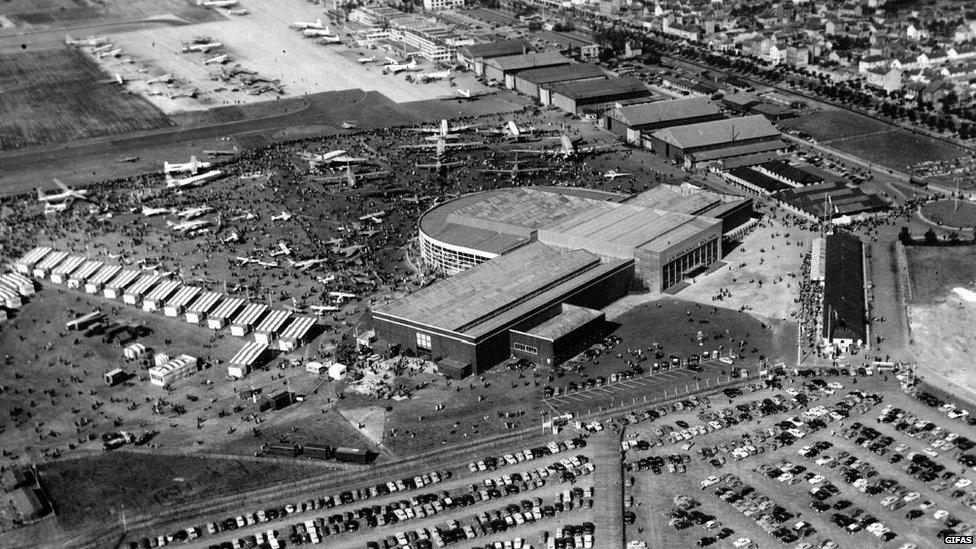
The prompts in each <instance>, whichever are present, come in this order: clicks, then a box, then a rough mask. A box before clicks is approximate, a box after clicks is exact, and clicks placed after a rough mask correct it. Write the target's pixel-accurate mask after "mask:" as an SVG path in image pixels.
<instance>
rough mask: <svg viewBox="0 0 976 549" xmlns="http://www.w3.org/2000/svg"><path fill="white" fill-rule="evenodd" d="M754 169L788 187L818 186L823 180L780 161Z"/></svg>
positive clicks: (763, 164)
mask: <svg viewBox="0 0 976 549" xmlns="http://www.w3.org/2000/svg"><path fill="white" fill-rule="evenodd" d="M754 169H756V170H758V171H759V172H761V173H763V174H765V175H768V176H769V177H772V178H773V179H777V180H779V181H782V182H783V183H786V184H787V185H789V186H790V187H806V186H807V185H819V184H820V183H823V181H824V180H823V178H822V177H820V176H819V175H814V174H812V173H810V172H808V171H806V170H802V169H800V168H797V167H796V166H791V165H790V164H787V163H786V162H783V161H782V160H774V161H772V162H763V163H762V164H759V165H758V166H755V167H754Z"/></svg>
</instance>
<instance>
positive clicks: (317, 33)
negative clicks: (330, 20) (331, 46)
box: [302, 25, 337, 38]
mask: <svg viewBox="0 0 976 549" xmlns="http://www.w3.org/2000/svg"><path fill="white" fill-rule="evenodd" d="M302 36H304V37H305V38H319V37H323V36H337V35H336V34H333V32H332V29H330V28H329V26H328V25H326V26H324V27H316V28H314V29H305V30H303V31H302Z"/></svg>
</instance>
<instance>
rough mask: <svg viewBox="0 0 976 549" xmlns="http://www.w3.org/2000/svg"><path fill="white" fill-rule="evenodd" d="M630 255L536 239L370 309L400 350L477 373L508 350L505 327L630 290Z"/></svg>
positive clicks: (599, 303) (535, 322) (529, 324)
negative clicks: (613, 256) (616, 256)
mask: <svg viewBox="0 0 976 549" xmlns="http://www.w3.org/2000/svg"><path fill="white" fill-rule="evenodd" d="M632 276H633V260H618V261H606V262H604V261H601V260H600V258H599V257H597V256H596V255H595V254H592V253H590V252H587V251H585V250H573V251H558V250H556V249H554V248H551V247H549V246H546V245H544V244H541V243H539V242H533V243H531V244H527V245H525V246H522V247H520V248H517V249H516V250H513V251H511V252H509V253H507V254H504V255H502V256H500V257H498V258H496V259H494V260H492V261H488V262H485V263H483V264H480V265H478V266H476V267H472V268H471V269H468V270H467V271H465V272H463V273H461V274H458V275H456V276H453V277H451V278H448V279H446V280H443V281H441V282H439V283H437V284H434V285H432V286H428V287H427V288H424V289H422V290H420V291H418V292H415V293H413V294H410V295H408V296H406V297H403V298H401V299H398V300H396V301H394V302H392V303H389V304H387V305H384V306H382V307H379V308H378V309H376V310H374V311H373V321H374V325H375V327H376V331H377V334H379V335H380V337H381V338H382V339H384V340H385V341H387V342H389V343H392V344H396V345H399V347H400V348H401V350H405V351H410V352H412V353H416V354H418V355H423V356H428V357H430V358H432V359H433V360H434V361H435V362H436V361H440V360H441V359H443V358H453V359H454V360H455V361H457V362H459V363H461V364H463V365H470V366H471V369H472V371H474V372H481V371H484V370H485V369H487V368H489V367H491V366H493V365H495V364H497V363H499V362H501V361H503V360H505V359H507V358H509V357H510V356H511V350H510V349H511V342H510V339H509V337H510V336H509V330H511V329H516V330H526V329H529V328H531V327H533V326H538V325H540V324H542V323H544V322H545V321H547V320H549V319H551V318H553V317H555V316H558V315H559V314H560V313H561V312H562V304H563V303H570V304H575V305H580V306H585V307H591V308H598V307H601V306H603V305H605V304H606V303H608V302H610V301H613V300H615V299H617V298H618V297H620V296H622V295H623V294H624V293H626V292H627V290H628V289H629V288H630V284H631V278H632Z"/></svg>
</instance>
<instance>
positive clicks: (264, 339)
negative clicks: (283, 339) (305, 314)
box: [254, 310, 291, 345]
mask: <svg viewBox="0 0 976 549" xmlns="http://www.w3.org/2000/svg"><path fill="white" fill-rule="evenodd" d="M290 318H291V312H290V311H281V310H274V311H271V312H270V313H268V315H267V316H265V317H264V320H262V321H261V324H258V327H257V328H255V329H254V341H257V342H258V343H264V344H265V345H271V344H272V343H273V342H274V341H275V340H277V339H278V334H279V333H280V332H281V329H282V328H283V327H284V326H285V323H286V322H288V320H289V319H290Z"/></svg>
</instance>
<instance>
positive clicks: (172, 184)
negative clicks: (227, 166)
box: [166, 170, 224, 189]
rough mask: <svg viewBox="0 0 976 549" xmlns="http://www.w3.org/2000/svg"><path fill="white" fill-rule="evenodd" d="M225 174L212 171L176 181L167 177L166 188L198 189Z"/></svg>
mask: <svg viewBox="0 0 976 549" xmlns="http://www.w3.org/2000/svg"><path fill="white" fill-rule="evenodd" d="M223 173H224V172H222V171H220V170H210V171H209V172H207V173H202V174H200V175H194V176H191V177H186V178H183V179H176V178H173V177H170V176H168V175H167V178H166V188H167V189H177V188H183V187H196V186H198V185H203V184H204V183H206V182H207V181H209V180H210V179H213V178H215V177H219V176H221V175H222V174H223Z"/></svg>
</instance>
